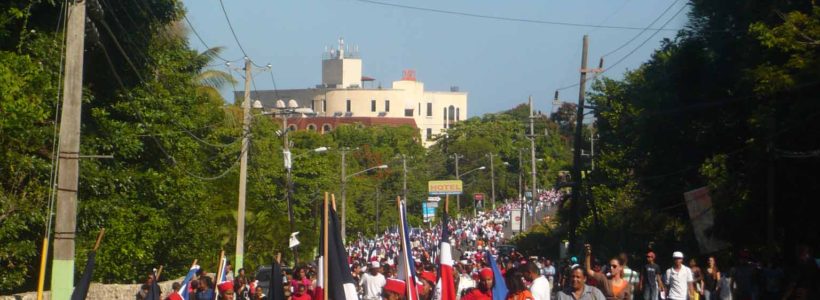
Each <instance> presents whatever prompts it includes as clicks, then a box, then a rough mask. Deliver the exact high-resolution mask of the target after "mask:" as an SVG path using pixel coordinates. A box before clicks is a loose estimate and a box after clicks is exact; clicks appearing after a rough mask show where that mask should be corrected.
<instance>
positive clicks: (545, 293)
mask: <svg viewBox="0 0 820 300" xmlns="http://www.w3.org/2000/svg"><path fill="white" fill-rule="evenodd" d="M523 273H524V278H526V279H527V280H529V281H531V282H532V285H531V286H530V293H532V297H533V298H535V300H550V282H549V281H548V280H547V278H546V277H544V276H543V275H541V272H540V271H539V270H538V265H536V264H535V261H532V260H531V261H529V262H527V264H526V265H524V272H523Z"/></svg>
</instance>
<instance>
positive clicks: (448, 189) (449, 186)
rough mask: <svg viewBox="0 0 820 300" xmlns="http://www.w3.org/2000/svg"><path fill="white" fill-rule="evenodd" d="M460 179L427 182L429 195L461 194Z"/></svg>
mask: <svg viewBox="0 0 820 300" xmlns="http://www.w3.org/2000/svg"><path fill="white" fill-rule="evenodd" d="M462 187H463V185H462V183H461V180H432V181H428V182H427V191H428V193H429V194H430V195H461V192H462Z"/></svg>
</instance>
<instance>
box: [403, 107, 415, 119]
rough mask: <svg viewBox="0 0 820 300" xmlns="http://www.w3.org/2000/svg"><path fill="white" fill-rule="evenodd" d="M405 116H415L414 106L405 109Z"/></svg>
mask: <svg viewBox="0 0 820 300" xmlns="http://www.w3.org/2000/svg"><path fill="white" fill-rule="evenodd" d="M404 116H405V117H412V116H413V109H412V108H408V109H405V110H404Z"/></svg>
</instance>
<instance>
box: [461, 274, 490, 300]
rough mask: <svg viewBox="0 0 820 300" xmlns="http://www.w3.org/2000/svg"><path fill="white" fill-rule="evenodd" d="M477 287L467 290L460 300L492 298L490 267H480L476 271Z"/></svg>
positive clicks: (486, 299)
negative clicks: (477, 277) (477, 276)
mask: <svg viewBox="0 0 820 300" xmlns="http://www.w3.org/2000/svg"><path fill="white" fill-rule="evenodd" d="M478 275H479V279H478V288H475V289H471V290H468V291H467V294H466V295H464V297H461V299H462V300H492V299H493V285H494V282H493V270H492V269H490V268H484V269H481V271H480V272H479V273H478Z"/></svg>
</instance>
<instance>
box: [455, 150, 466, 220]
mask: <svg viewBox="0 0 820 300" xmlns="http://www.w3.org/2000/svg"><path fill="white" fill-rule="evenodd" d="M462 157H464V156H462V155H459V154H458V153H453V158H455V159H456V180H461V174H459V173H458V160H459V159H460V158H462ZM462 189H464V184H463V183H462ZM456 208H457V209H456V214H457V215H458V216H460V215H461V194H456Z"/></svg>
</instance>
